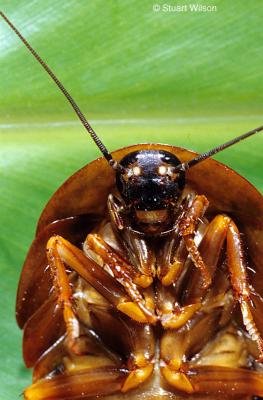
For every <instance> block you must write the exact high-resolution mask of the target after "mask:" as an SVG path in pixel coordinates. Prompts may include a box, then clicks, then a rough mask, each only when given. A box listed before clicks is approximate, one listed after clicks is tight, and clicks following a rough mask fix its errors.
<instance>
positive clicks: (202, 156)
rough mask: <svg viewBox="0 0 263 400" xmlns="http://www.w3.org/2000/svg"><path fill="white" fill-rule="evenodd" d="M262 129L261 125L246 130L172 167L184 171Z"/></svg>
mask: <svg viewBox="0 0 263 400" xmlns="http://www.w3.org/2000/svg"><path fill="white" fill-rule="evenodd" d="M262 130H263V125H262V126H259V127H258V128H256V129H253V130H252V131H249V132H246V133H244V134H243V135H240V136H238V137H236V138H234V139H232V140H230V141H229V142H226V143H224V144H221V145H220V146H217V147H215V148H214V149H212V150H209V151H207V152H205V153H202V154H200V155H199V156H197V157H195V158H193V159H192V160H190V161H188V162H185V163H182V164H179V165H177V166H176V167H175V168H174V172H176V171H182V170H183V171H186V170H187V169H189V168H191V167H194V166H195V165H196V164H198V163H200V162H201V161H204V160H205V159H206V158H209V157H211V156H213V155H214V154H216V153H219V152H220V151H222V150H225V149H227V148H228V147H230V146H233V145H234V144H236V143H238V142H240V141H241V140H244V139H247V138H248V137H249V136H252V135H255V133H258V132H261V131H262Z"/></svg>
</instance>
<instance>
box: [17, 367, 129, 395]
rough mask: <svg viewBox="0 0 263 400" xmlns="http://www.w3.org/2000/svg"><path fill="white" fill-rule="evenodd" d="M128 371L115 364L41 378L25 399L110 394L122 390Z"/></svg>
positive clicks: (28, 390)
mask: <svg viewBox="0 0 263 400" xmlns="http://www.w3.org/2000/svg"><path fill="white" fill-rule="evenodd" d="M127 374H128V371H127V370H126V369H124V368H116V367H114V366H108V367H101V368H91V369H84V370H82V371H78V372H75V373H74V372H71V373H68V374H63V375H57V376H54V377H51V378H49V379H40V380H39V381H37V382H36V383H34V384H33V385H31V386H29V387H28V388H27V389H26V390H25V392H24V398H25V400H47V399H53V400H64V399H67V400H71V399H72V400H73V399H80V398H86V397H93V396H94V397H96V396H103V395H109V394H112V393H115V392H118V391H120V390H121V388H122V386H123V382H124V380H125V378H126V377H127Z"/></svg>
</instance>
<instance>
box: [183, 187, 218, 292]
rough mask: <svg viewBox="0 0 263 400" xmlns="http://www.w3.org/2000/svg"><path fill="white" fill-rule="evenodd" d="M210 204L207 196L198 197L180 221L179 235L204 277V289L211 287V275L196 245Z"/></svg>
mask: <svg viewBox="0 0 263 400" xmlns="http://www.w3.org/2000/svg"><path fill="white" fill-rule="evenodd" d="M208 205H209V203H208V200H207V198H206V197H205V196H199V195H197V196H196V197H195V198H194V200H193V202H192V203H191V204H190V206H189V207H188V209H187V210H186V211H185V212H184V213H183V215H182V217H181V218H180V220H179V224H178V225H179V226H178V228H179V234H180V235H181V236H182V237H183V240H184V243H185V246H186V249H187V251H188V253H189V255H190V257H191V259H192V261H193V263H194V265H195V266H196V268H198V269H199V270H200V272H201V274H202V277H203V287H204V288H208V287H209V286H210V285H211V275H210V273H209V271H208V268H207V266H206V264H205V263H204V261H203V258H202V257H201V255H200V252H199V250H198V248H197V245H196V243H195V240H194V239H195V232H196V229H197V225H198V224H199V222H200V219H201V218H202V217H203V215H204V213H205V211H206V209H207V207H208Z"/></svg>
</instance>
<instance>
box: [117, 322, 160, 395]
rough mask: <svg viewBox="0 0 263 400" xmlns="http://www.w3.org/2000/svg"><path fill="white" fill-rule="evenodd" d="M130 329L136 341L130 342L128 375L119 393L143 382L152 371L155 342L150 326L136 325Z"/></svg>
mask: <svg viewBox="0 0 263 400" xmlns="http://www.w3.org/2000/svg"><path fill="white" fill-rule="evenodd" d="M130 329H132V330H133V331H135V332H134V333H135V337H136V340H134V341H133V342H132V346H131V348H130V356H129V359H128V362H127V367H128V370H129V375H128V377H127V378H126V379H125V382H124V384H123V386H122V389H121V391H122V392H127V391H129V390H131V389H134V388H136V387H137V386H139V385H140V384H142V383H143V382H145V381H146V380H147V379H148V378H149V377H150V376H151V374H152V372H153V369H154V362H155V360H154V351H155V342H154V335H153V328H152V326H151V325H138V324H137V326H133V327H131V328H130Z"/></svg>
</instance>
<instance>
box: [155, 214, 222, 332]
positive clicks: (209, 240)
mask: <svg viewBox="0 0 263 400" xmlns="http://www.w3.org/2000/svg"><path fill="white" fill-rule="evenodd" d="M228 225H229V218H228V217H227V216H225V215H218V216H216V217H215V218H214V219H213V220H212V221H211V222H210V223H209V225H208V226H207V228H206V232H205V235H204V237H203V239H202V242H201V244H200V246H199V249H198V250H199V252H200V253H199V254H200V257H201V258H202V260H203V261H202V262H203V263H204V264H205V265H206V269H207V273H208V274H209V276H210V279H211V280H212V278H213V277H214V274H215V272H216V267H217V265H218V262H219V258H220V253H221V251H222V247H223V244H224V241H225V238H226V234H227V229H228ZM176 254H177V253H176ZM176 254H175V257H176ZM190 269H191V266H190ZM202 278H203V277H202V275H201V277H200V270H199V269H196V268H194V270H193V271H191V278H190V279H188V276H187V275H186V280H187V282H186V288H185V291H184V294H183V297H182V298H181V299H179V300H181V301H180V304H178V303H179V300H178V303H176V305H175V298H176V297H175V296H174V295H173V294H172V296H171V291H174V290H173V288H172V287H171V288H170V289H169V290H168V288H167V290H163V289H162V290H161V291H160V295H159V296H158V298H159V304H158V306H159V309H160V312H161V315H162V317H161V321H162V324H163V326H164V328H173V329H178V328H180V327H181V326H183V325H184V324H185V323H186V322H187V321H188V320H189V319H190V318H192V316H193V315H194V313H195V312H196V311H197V310H199V309H200V308H201V306H202V301H203V298H204V296H205V294H206V293H207V290H208V289H207V288H205V287H204V286H203V285H202ZM164 289H165V288H164ZM181 303H182V304H183V306H181Z"/></svg>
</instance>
